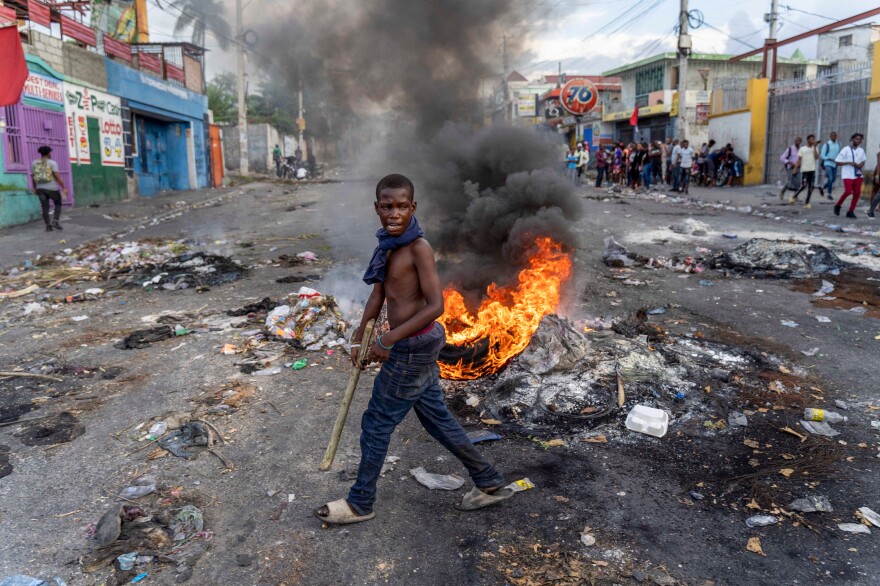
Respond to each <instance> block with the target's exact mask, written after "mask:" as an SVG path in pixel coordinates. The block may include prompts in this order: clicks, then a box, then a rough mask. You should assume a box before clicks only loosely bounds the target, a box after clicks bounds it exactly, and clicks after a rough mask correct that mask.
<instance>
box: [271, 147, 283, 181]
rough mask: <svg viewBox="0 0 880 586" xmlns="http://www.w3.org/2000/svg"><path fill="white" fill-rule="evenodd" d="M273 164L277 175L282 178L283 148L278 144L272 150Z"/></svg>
mask: <svg viewBox="0 0 880 586" xmlns="http://www.w3.org/2000/svg"><path fill="white" fill-rule="evenodd" d="M272 162H273V163H275V175H277V176H278V177H281V147H280V146H278V145H277V144H276V145H275V148H274V149H272Z"/></svg>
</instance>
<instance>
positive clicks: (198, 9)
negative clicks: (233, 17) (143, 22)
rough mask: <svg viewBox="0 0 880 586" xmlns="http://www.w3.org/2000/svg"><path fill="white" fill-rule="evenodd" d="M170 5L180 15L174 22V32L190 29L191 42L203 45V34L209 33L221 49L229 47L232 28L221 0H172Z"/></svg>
mask: <svg viewBox="0 0 880 586" xmlns="http://www.w3.org/2000/svg"><path fill="white" fill-rule="evenodd" d="M170 5H171V7H172V8H174V9H175V10H177V12H179V13H180V15H179V16H178V17H177V21H176V22H175V23H174V34H175V35H179V34H181V33H183V32H184V31H186V30H187V29H190V28H191V29H192V37H191V38H192V43H193V44H194V45H198V46H199V47H204V46H205V34H206V33H207V32H210V33H211V36H213V37H214V38H215V39H217V44H219V45H220V48H221V49H224V50H225V49H226V48H228V47H229V39H230V38H232V29H231V28H230V26H229V23H228V22H226V18H224V16H223V14H224V12H225V11H226V8H225V7H224V5H223V2H222V1H221V0H172V1H171V3H170Z"/></svg>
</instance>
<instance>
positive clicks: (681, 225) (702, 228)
mask: <svg viewBox="0 0 880 586" xmlns="http://www.w3.org/2000/svg"><path fill="white" fill-rule="evenodd" d="M669 229H670V230H672V231H673V232H675V233H676V234H687V235H691V236H706V235H707V234H708V233H709V231H710V230H711V229H712V227H711V226H710V225H709V224H707V223H705V222H701V221H699V220H695V219H693V218H685V219H684V220H679V221H678V222H676V223H674V224H673V225H671V226H670V227H669Z"/></svg>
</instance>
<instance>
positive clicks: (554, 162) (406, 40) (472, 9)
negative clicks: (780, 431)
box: [252, 0, 581, 266]
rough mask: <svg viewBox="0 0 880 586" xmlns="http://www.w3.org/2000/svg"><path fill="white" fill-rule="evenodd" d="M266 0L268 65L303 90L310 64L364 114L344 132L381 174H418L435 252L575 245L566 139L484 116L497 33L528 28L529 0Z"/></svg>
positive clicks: (495, 68)
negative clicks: (490, 122) (489, 122)
mask: <svg viewBox="0 0 880 586" xmlns="http://www.w3.org/2000/svg"><path fill="white" fill-rule="evenodd" d="M255 6H256V4H255ZM281 6H284V8H281ZM256 9H257V10H259V11H260V14H263V15H264V16H265V19H264V22H263V24H261V25H259V27H258V28H257V30H258V33H259V35H260V39H261V41H260V51H259V52H260V53H261V56H258V58H259V59H262V62H263V65H264V66H265V67H266V71H269V72H272V74H273V75H275V74H277V75H281V76H283V77H284V78H285V79H286V80H287V81H288V84H289V87H291V88H292V89H293V90H295V88H296V87H297V85H298V82H299V76H300V75H302V76H303V82H304V85H305V87H306V88H307V89H306V91H307V92H309V91H311V92H321V93H322V94H321V100H324V101H325V102H334V101H335V102H336V103H337V105H338V106H339V107H340V108H342V109H343V110H345V111H347V112H349V113H350V116H351V117H354V118H356V119H357V120H358V121H359V122H360V123H361V127H360V129H352V130H351V133H350V136H349V137H348V138H352V137H354V138H355V140H356V141H357V142H356V144H355V149H354V152H355V157H356V158H357V159H359V162H361V163H365V162H366V163H368V164H367V165H365V168H366V169H368V172H369V174H370V175H371V176H375V177H376V178H378V177H379V176H382V175H384V174H386V173H389V172H401V173H406V174H410V175H411V176H412V177H413V179H414V180H415V182H416V198H417V200H418V201H419V202H420V206H421V207H420V215H421V217H422V218H424V219H425V220H426V222H423V223H425V224H427V227H428V235H429V238H430V240H431V242H432V244H433V245H434V246H435V247H436V248H437V249H438V250H440V251H441V252H447V253H458V254H465V255H467V254H472V255H478V256H479V257H481V258H485V259H486V260H491V261H492V262H493V266H499V263H500V264H501V265H518V264H520V263H521V262H522V260H523V258H524V255H525V254H527V253H528V250H529V249H530V247H532V246H533V244H534V242H535V240H536V238H538V237H540V236H551V237H552V238H554V239H555V240H556V241H559V242H562V243H563V244H564V245H567V246H573V245H574V244H575V243H576V242H575V237H574V233H573V232H572V230H571V228H570V223H571V222H572V221H574V220H576V219H578V218H579V217H580V214H581V200H580V198H579V197H578V196H577V195H576V194H575V192H574V189H573V188H572V186H571V185H570V184H569V183H568V182H566V181H565V180H564V179H563V178H562V177H561V176H560V173H559V172H558V171H559V170H560V169H561V166H562V160H563V157H562V155H561V152H560V149H561V147H560V140H559V138H558V137H556V136H553V135H551V136H542V135H540V134H538V133H537V132H535V131H534V130H527V129H518V128H511V127H506V126H492V127H489V128H479V126H481V125H482V122H483V116H484V112H485V98H481V88H482V87H483V86H486V85H489V86H491V85H495V84H497V83H498V80H499V79H500V77H501V56H500V46H501V37H502V35H503V34H505V33H507V34H510V31H511V30H518V31H520V32H519V33H518V34H519V35H522V34H524V33H523V32H522V30H523V29H522V27H520V26H518V24H519V23H521V22H522V19H523V18H524V16H526V15H525V14H523V13H521V12H519V11H523V10H524V11H529V10H531V9H530V8H529V7H528V4H527V3H523V2H520V1H517V0H479V1H474V0H442V1H437V2H427V1H424V0H416V1H413V0H364V1H354V0H351V1H342V0H330V1H327V0H321V1H317V0H306V1H300V2H296V3H292V4H291V5H290V7H289V8H288V7H287V5H286V3H278V2H268V0H263V2H261V5H260V6H259V7H258V8H256ZM279 10H282V11H286V12H284V13H281V14H279ZM252 22H253V21H252ZM252 26H253V25H252ZM508 42H510V41H509V40H508ZM350 122H351V121H350V120H346V121H343V120H337V121H335V123H336V124H348V123H350ZM344 138H345V137H343V140H344ZM380 142H384V146H382V147H380V146H379V144H380ZM348 163H349V165H351V164H353V163H354V162H353V161H348Z"/></svg>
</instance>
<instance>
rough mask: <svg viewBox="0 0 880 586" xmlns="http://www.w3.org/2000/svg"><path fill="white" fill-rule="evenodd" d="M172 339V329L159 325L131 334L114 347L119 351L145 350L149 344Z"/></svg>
mask: <svg viewBox="0 0 880 586" xmlns="http://www.w3.org/2000/svg"><path fill="white" fill-rule="evenodd" d="M173 337H174V328H172V327H171V326H169V325H161V326H156V327H155V328H149V329H146V330H138V331H136V332H132V333H131V334H129V335H128V336H126V337H125V339H123V340H122V341H121V342H118V343H117V344H116V347H117V348H119V349H120V350H131V349H135V348H138V349H140V348H146V347H147V346H149V345H150V344H153V343H155V342H159V341H161V340H167V339H168V338H173Z"/></svg>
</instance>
